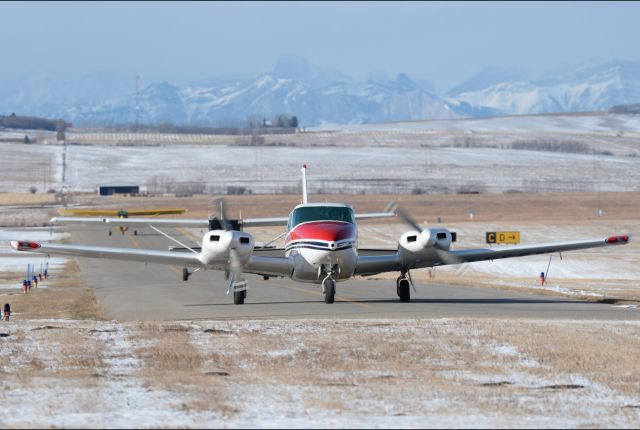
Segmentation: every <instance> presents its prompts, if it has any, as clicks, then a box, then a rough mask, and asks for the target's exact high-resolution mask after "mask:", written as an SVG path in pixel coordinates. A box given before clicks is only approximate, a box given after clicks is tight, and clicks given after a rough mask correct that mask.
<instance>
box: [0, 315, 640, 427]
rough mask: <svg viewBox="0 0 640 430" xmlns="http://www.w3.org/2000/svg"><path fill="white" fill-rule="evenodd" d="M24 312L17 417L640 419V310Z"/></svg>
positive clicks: (109, 420)
mask: <svg viewBox="0 0 640 430" xmlns="http://www.w3.org/2000/svg"><path fill="white" fill-rule="evenodd" d="M12 319H13V321H12V322H9V323H6V322H5V323H3V324H1V325H0V352H1V354H2V361H0V372H1V374H2V378H1V380H0V384H1V385H2V390H1V391H0V403H1V404H2V408H1V409H0V426H2V427H10V428H16V427H65V428H68V427H75V428H94V427H108V428H140V427H145V428H147V427H151V428H156V427H163V428H164V427H172V428H178V427H180V428H191V427H196V428H203V427H204V428H211V427H229V428H238V427H241V428H247V427H269V428H290V427H296V428H297V427H301V428H302V427H305V428H308V427H329V428H344V427H347V428H350V427H355V428H370V427H374V428H389V427H411V428H414V427H419V428H425V427H440V428H443V427H446V428H449V427H493V428H495V427H518V428H542V427H544V428H565V427H570V428H578V427H590V428H593V427H597V428H600V427H607V428H633V427H637V426H638V425H639V424H640V394H639V393H640V386H639V385H638V381H640V367H639V366H640V364H639V363H640V362H638V360H637V359H636V357H637V356H638V353H640V343H639V342H638V332H639V330H640V325H639V324H638V323H637V322H607V321H598V322H595V321H594V322H590V321H586V322H585V321H581V322H577V321H571V320H566V321H554V322H549V321H512V322H510V323H509V324H506V325H505V324H504V323H500V322H494V321H485V320H450V319H439V320H407V321H399V320H393V321H391V320H365V321H361V322H354V321H241V322H202V321H198V322H188V321H186V322H179V323H176V322H166V323H127V324H118V323H115V322H93V321H73V320H31V321H21V320H20V318H19V315H15V316H14V317H13V318H12ZM550 345H553V346H554V347H553V348H550ZM603 370H606V372H603Z"/></svg>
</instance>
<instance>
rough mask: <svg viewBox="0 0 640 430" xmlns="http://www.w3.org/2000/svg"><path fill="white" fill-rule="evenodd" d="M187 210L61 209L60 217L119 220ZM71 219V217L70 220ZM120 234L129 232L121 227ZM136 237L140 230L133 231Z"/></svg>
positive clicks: (110, 233)
mask: <svg viewBox="0 0 640 430" xmlns="http://www.w3.org/2000/svg"><path fill="white" fill-rule="evenodd" d="M186 211H187V210H186V209H184V208H170V209H130V210H126V209H118V210H115V209H83V208H78V209H60V210H58V213H59V214H60V215H99V216H115V217H118V218H129V217H130V216H145V215H168V214H182V213H185V212H186ZM69 219H71V217H70V218H69ZM119 229H120V232H121V233H122V234H125V232H126V231H127V230H128V227H126V226H120V227H119ZM112 233H113V232H112V231H111V229H109V236H111V235H112ZM133 234H134V236H137V235H138V230H133Z"/></svg>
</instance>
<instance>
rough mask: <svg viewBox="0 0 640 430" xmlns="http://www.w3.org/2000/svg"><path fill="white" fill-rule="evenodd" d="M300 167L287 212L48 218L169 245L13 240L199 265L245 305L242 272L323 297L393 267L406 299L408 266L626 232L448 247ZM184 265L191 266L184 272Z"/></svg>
mask: <svg viewBox="0 0 640 430" xmlns="http://www.w3.org/2000/svg"><path fill="white" fill-rule="evenodd" d="M306 168H307V166H306V165H304V166H303V168H302V203H301V204H299V205H297V206H295V207H294V208H293V210H292V211H291V213H290V214H289V216H288V217H282V218H255V219H243V220H230V219H228V217H227V216H226V214H225V211H224V205H223V203H222V201H220V218H212V219H209V220H201V219H160V218H157V219H154V218H147V219H135V220H134V219H118V218H116V219H108V218H107V219H105V218H84V219H78V218H71V219H69V218H66V219H65V218H53V219H52V220H51V221H52V222H58V223H70V224H74V223H75V224H78V223H80V224H89V225H95V224H99V223H107V224H113V225H116V226H132V225H135V226H146V227H149V228H152V229H153V230H156V231H157V232H159V233H161V234H163V235H164V236H166V237H167V238H169V239H170V240H172V241H174V242H175V243H178V244H179V245H180V246H179V247H170V248H169V249H168V250H158V249H130V248H115V247H106V246H87V245H66V244H53V243H43V242H34V241H29V240H20V241H11V246H12V247H13V248H14V249H16V250H18V251H25V252H35V253H44V254H56V255H71V256H79V257H93V258H110V259H120V260H128V261H140V262H145V263H160V264H169V265H178V266H182V267H183V280H184V281H187V280H188V279H189V276H190V275H192V274H193V273H195V272H196V271H198V270H201V269H212V270H218V271H223V272H224V273H225V277H226V294H229V293H230V292H231V291H233V293H234V304H243V303H244V301H245V299H246V297H247V281H246V279H245V274H255V275H260V276H263V277H264V279H269V278H270V277H282V278H290V279H292V280H294V281H297V282H303V283H311V284H316V285H321V286H322V290H323V293H324V301H325V303H333V302H334V300H335V293H336V283H337V282H342V281H346V280H348V279H351V278H353V277H355V276H371V275H375V274H378V273H384V272H397V273H399V276H398V278H397V279H396V293H397V295H398V297H399V300H400V301H401V302H409V301H410V300H411V291H410V288H411V287H413V289H414V291H415V286H414V284H413V280H412V278H411V273H410V271H411V270H414V269H419V268H429V267H436V266H443V265H449V264H460V263H471V262H476V261H485V260H495V259H499V258H512V257H522V256H527V255H535V254H547V253H555V252H560V253H561V252H566V251H573V250H579V249H587V248H597V247H608V246H617V245H624V244H627V243H628V242H629V236H628V235H620V236H611V237H607V238H600V239H589V240H578V241H568V242H556V243H548V244H536V245H525V246H522V245H517V246H505V247H502V248H476V249H452V248H451V245H452V243H453V242H456V241H457V240H456V239H457V235H456V233H455V232H452V231H450V230H448V229H446V228H422V227H421V226H419V225H418V224H417V223H416V222H415V221H414V220H413V219H412V218H411V217H410V216H409V215H408V214H407V213H405V212H404V210H402V209H401V208H399V207H397V205H396V206H395V207H393V208H391V209H390V210H388V211H385V212H379V213H368V214H367V213H365V214H356V213H355V212H354V210H353V208H352V207H351V206H349V205H346V204H340V203H309V202H308V199H307V183H306ZM395 216H399V217H400V218H401V219H402V220H403V221H405V222H406V223H407V224H409V225H410V226H411V227H412V230H410V231H408V232H406V233H404V234H402V235H401V236H400V238H399V240H398V245H397V248H395V249H391V250H390V249H365V248H359V247H358V233H357V225H356V220H365V219H373V218H386V217H395ZM273 225H286V226H287V229H286V231H285V233H283V234H282V235H280V236H279V237H282V236H283V235H286V236H285V246H284V248H275V247H271V246H269V245H270V243H272V242H274V241H275V240H277V239H278V238H279V237H277V238H275V239H274V240H272V241H270V242H268V243H267V244H265V245H261V246H260V245H257V244H256V241H255V239H254V236H253V235H252V234H250V233H249V232H246V231H244V230H243V228H248V227H253V226H273ZM157 226H164V227H187V228H189V227H191V228H208V231H207V232H206V233H205V234H204V236H203V238H202V244H201V247H199V248H193V247H189V246H188V245H185V244H183V243H182V242H180V241H178V240H177V239H175V238H173V237H171V236H170V235H168V234H166V233H164V232H163V231H162V230H160V229H159V228H158V227H157ZM189 268H192V269H195V270H194V271H193V272H189Z"/></svg>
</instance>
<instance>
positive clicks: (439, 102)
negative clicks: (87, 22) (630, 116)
mask: <svg viewBox="0 0 640 430" xmlns="http://www.w3.org/2000/svg"><path fill="white" fill-rule="evenodd" d="M136 100H137V109H136ZM639 101H640V62H633V61H608V62H604V63H602V62H601V63H591V64H587V65H584V66H581V67H574V68H572V69H570V70H568V71H567V70H565V71H562V72H554V73H552V74H547V75H546V76H543V77H542V78H538V79H531V78H530V76H529V74H528V73H527V72H526V71H524V70H521V69H514V68H498V67H490V68H486V69H484V70H483V71H481V72H480V73H478V74H477V75H475V76H472V77H471V78H469V79H468V80H466V81H465V82H463V83H461V84H460V85H458V86H456V87H455V88H453V89H452V90H451V91H449V93H447V94H446V95H444V96H438V95H436V94H435V93H434V92H433V91H432V85H431V84H430V83H429V82H428V81H427V80H420V79H413V78H411V77H409V76H408V75H406V74H399V75H398V76H397V77H395V78H389V77H387V76H386V75H385V74H384V73H382V72H376V73H372V74H371V75H370V77H369V79H367V80H366V81H356V80H354V79H352V78H350V77H348V76H346V75H344V74H341V73H339V72H335V71H331V70H326V69H322V68H319V67H316V66H312V65H310V64H309V63H308V62H307V61H306V60H304V59H300V58H295V57H293V58H292V57H288V58H284V59H282V60H281V61H279V62H278V64H277V65H276V67H275V68H274V70H273V71H272V72H270V73H264V74H261V75H258V76H254V77H251V78H233V77H231V78H229V77H227V78H219V79H210V80H207V81H202V82H194V83H189V84H184V85H174V84H171V83H168V82H160V83H152V84H150V85H146V86H143V87H142V88H141V89H140V91H139V93H138V96H137V97H136V96H135V94H134V91H133V80H132V79H130V78H125V77H123V76H122V75H109V74H93V75H89V76H87V77H85V78H83V79H80V80H77V81H73V82H60V81H54V80H53V79H51V78H49V77H48V76H47V75H46V74H40V75H34V76H30V77H26V78H24V79H23V80H22V81H14V82H9V83H6V82H5V83H0V114H4V115H8V114H10V113H12V112H16V113H17V114H22V115H35V116H43V117H48V118H64V119H65V120H67V121H70V122H72V123H74V124H75V125H113V124H130V123H133V122H134V121H136V120H137V121H138V122H139V123H141V124H158V123H162V122H171V123H173V124H195V125H244V124H246V120H247V119H248V118H249V117H256V116H257V117H264V118H267V119H271V118H273V117H274V116H276V115H278V114H286V115H296V116H297V118H298V119H299V123H300V125H302V126H305V127H307V126H314V125H320V124H326V123H329V124H362V123H374V122H389V121H407V120H426V119H449V118H458V117H478V116H494V115H504V114H531V113H546V112H575V111H597V110H608V109H609V108H610V107H612V106H614V105H621V104H633V103H638V102H639Z"/></svg>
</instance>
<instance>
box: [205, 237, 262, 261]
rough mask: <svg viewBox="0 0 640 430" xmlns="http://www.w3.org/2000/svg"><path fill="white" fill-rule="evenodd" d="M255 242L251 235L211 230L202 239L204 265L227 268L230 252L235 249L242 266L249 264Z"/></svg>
mask: <svg viewBox="0 0 640 430" xmlns="http://www.w3.org/2000/svg"><path fill="white" fill-rule="evenodd" d="M254 246H255V240H254V238H253V236H252V235H251V234H250V233H246V232H244V231H237V230H211V231H208V232H207V233H205V235H204V237H203V238H202V251H201V258H202V263H204V264H206V265H207V266H212V267H217V268H226V266H227V262H228V261H229V251H230V250H231V249H235V250H236V253H237V255H238V259H239V260H240V263H241V264H242V265H245V264H247V262H249V259H250V258H251V254H252V253H253V247H254Z"/></svg>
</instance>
